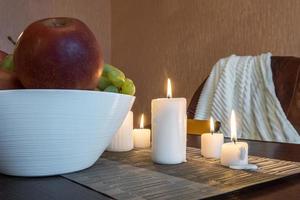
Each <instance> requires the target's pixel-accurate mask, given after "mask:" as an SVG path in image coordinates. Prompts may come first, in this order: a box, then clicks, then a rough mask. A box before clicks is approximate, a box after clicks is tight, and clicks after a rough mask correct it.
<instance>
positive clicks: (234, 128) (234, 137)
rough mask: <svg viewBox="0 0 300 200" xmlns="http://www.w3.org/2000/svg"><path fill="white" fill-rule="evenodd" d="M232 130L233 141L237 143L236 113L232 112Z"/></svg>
mask: <svg viewBox="0 0 300 200" xmlns="http://www.w3.org/2000/svg"><path fill="white" fill-rule="evenodd" d="M230 130H231V135H230V136H231V137H230V138H231V141H233V142H236V141H237V134H236V119H235V112H234V110H232V112H231V118H230Z"/></svg>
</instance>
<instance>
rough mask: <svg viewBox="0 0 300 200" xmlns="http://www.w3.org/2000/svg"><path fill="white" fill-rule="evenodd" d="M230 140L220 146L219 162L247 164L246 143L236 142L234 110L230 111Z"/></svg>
mask: <svg viewBox="0 0 300 200" xmlns="http://www.w3.org/2000/svg"><path fill="white" fill-rule="evenodd" d="M230 121H231V123H230V128H231V141H232V142H230V143H225V144H223V146H222V151H221V164H222V165H224V166H230V165H247V164H248V144H247V143H246V142H237V133H236V132H237V131H236V119H235V113H234V110H233V111H232V113H231V120H230Z"/></svg>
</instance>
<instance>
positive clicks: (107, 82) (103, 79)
mask: <svg viewBox="0 0 300 200" xmlns="http://www.w3.org/2000/svg"><path fill="white" fill-rule="evenodd" d="M110 85H111V82H110V80H108V78H106V77H105V76H101V77H100V79H99V81H98V88H99V89H100V90H101V91H103V90H104V89H105V88H107V87H108V86H110Z"/></svg>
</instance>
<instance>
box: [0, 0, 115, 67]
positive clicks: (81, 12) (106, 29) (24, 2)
mask: <svg viewBox="0 0 300 200" xmlns="http://www.w3.org/2000/svg"><path fill="white" fill-rule="evenodd" d="M110 5H111V1H110V0H63V1H61V0H47V1H40V0H9V1H8V0H0V49H1V50H4V51H6V52H9V53H11V52H12V51H13V45H11V43H10V42H9V41H8V40H7V36H8V35H10V36H12V37H13V38H14V39H16V38H17V37H18V35H19V34H20V33H21V32H22V31H23V30H24V29H25V28H26V26H28V25H29V24H30V23H32V22H33V21H36V20H38V19H42V18H47V17H57V16H60V17H62V16H65V17H75V18H78V19H80V20H82V21H83V22H85V23H86V24H87V25H88V26H89V27H90V29H91V30H92V31H93V33H94V34H95V36H96V38H97V40H98V41H99V42H100V44H101V46H102V50H103V52H104V59H105V61H106V62H109V61H110V53H111V32H110V31H111V7H110Z"/></svg>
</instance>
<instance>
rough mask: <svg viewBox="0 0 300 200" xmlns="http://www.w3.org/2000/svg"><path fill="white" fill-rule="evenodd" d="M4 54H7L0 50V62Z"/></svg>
mask: <svg viewBox="0 0 300 200" xmlns="http://www.w3.org/2000/svg"><path fill="white" fill-rule="evenodd" d="M6 56H7V53H6V52H4V51H1V50H0V63H1V62H2V60H3V59H4V58H5V57H6Z"/></svg>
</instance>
